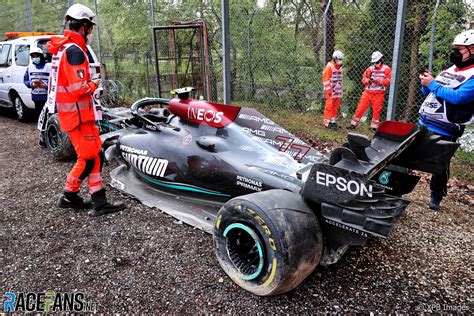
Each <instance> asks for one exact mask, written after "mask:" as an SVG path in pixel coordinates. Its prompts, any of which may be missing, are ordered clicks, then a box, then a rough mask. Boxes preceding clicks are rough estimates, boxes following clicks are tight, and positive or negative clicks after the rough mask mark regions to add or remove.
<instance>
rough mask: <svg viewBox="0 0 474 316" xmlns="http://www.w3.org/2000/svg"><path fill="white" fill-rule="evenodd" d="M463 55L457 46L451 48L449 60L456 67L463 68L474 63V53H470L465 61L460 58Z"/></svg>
mask: <svg viewBox="0 0 474 316" xmlns="http://www.w3.org/2000/svg"><path fill="white" fill-rule="evenodd" d="M462 58H463V56H462V54H461V53H460V52H459V50H458V49H457V48H453V51H452V52H451V54H449V61H450V62H452V63H453V64H455V65H456V67H458V68H464V67H467V66H470V65H472V64H473V63H474V55H472V54H470V56H469V58H468V59H467V60H465V61H463V60H462Z"/></svg>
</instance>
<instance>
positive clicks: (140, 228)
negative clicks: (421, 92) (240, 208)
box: [0, 112, 474, 314]
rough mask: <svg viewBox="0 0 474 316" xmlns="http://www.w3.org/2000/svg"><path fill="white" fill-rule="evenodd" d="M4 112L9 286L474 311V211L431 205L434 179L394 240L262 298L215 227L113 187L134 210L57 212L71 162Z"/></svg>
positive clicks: (160, 298) (259, 304)
mask: <svg viewBox="0 0 474 316" xmlns="http://www.w3.org/2000/svg"><path fill="white" fill-rule="evenodd" d="M2 113H3V112H0V140H1V141H0V214H1V216H0V293H5V291H8V290H13V291H15V292H44V291H46V290H55V291H56V292H83V293H85V295H86V300H87V301H91V302H98V303H99V304H100V305H99V309H98V311H99V312H102V313H107V314H110V313H123V312H128V313H142V312H176V313H271V314H273V313H285V314H286V313H288V314H294V313H314V312H325V311H327V312H394V311H398V312H422V311H435V312H436V311H437V312H464V313H466V314H471V313H473V312H474V306H473V297H472V293H474V291H473V279H474V271H473V265H472V263H473V236H474V234H473V227H474V225H473V220H472V215H473V213H474V210H473V208H472V207H470V206H469V205H467V204H464V203H466V202H463V201H460V200H459V199H458V198H456V199H455V197H459V194H455V195H451V196H449V197H448V198H447V199H446V200H445V201H443V204H442V209H441V211H440V212H433V211H430V210H429V209H428V208H427V207H426V205H427V202H428V195H429V193H428V192H429V190H428V186H427V182H426V180H423V181H421V182H420V183H419V184H418V186H417V189H416V190H415V191H414V192H413V193H412V194H410V195H409V196H407V199H409V200H411V201H412V203H411V204H410V205H409V207H408V208H407V211H406V212H405V214H404V215H403V216H402V218H401V220H400V222H399V224H398V226H397V227H396V229H395V231H394V233H393V234H392V235H391V236H390V238H389V239H386V240H383V239H371V240H370V241H369V242H368V244H367V245H366V246H363V247H354V248H352V249H351V250H350V251H349V252H348V253H347V254H346V255H345V256H344V258H343V259H342V260H341V261H340V262H338V263H337V264H335V265H333V266H330V267H328V268H323V267H318V268H317V269H316V271H314V273H312V274H311V275H310V276H309V277H308V278H307V280H306V281H305V282H304V283H303V284H301V285H300V286H299V287H297V288H296V289H295V290H293V291H292V292H290V293H288V294H285V295H280V296H277V297H269V298H262V297H257V296H253V295H251V294H249V293H247V292H245V291H244V290H242V289H241V288H239V287H238V286H236V285H235V284H234V283H233V282H232V281H231V280H230V279H229V278H228V277H227V276H226V274H225V273H224V272H223V271H222V270H221V268H220V266H219V265H218V263H217V260H216V258H215V256H214V253H213V249H212V237H211V236H210V235H208V234H206V233H203V232H201V231H199V230H196V229H193V228H191V227H189V226H187V225H183V224H180V223H179V222H177V221H176V220H175V219H174V218H172V217H170V216H168V215H165V214H163V213H161V212H160V211H159V210H157V209H152V208H149V207H146V206H143V205H141V204H139V203H138V202H137V201H135V200H132V199H130V198H127V197H125V196H122V195H120V194H119V193H118V192H117V191H116V190H115V189H113V188H111V187H108V195H109V197H110V198H111V199H116V200H123V201H125V202H126V203H127V205H128V209H127V210H125V211H123V212H121V213H118V214H113V215H109V216H103V217H99V218H91V217H89V216H88V215H87V214H86V213H81V212H74V211H65V210H62V209H59V208H57V207H56V202H57V200H58V198H59V196H60V194H61V191H62V188H63V184H64V181H65V178H66V175H67V173H68V171H69V169H70V168H71V166H72V162H57V161H54V160H53V159H52V157H51V156H49V155H48V153H47V151H46V150H45V149H43V148H41V147H39V146H38V145H37V134H36V131H35V124H34V123H30V124H24V123H19V122H17V121H16V120H14V119H13V118H12V117H9V116H7V115H5V114H2ZM108 171H109V170H108V169H107V168H106V170H105V173H106V174H108ZM458 193H459V192H458ZM463 194H469V192H464V193H463ZM470 194H472V192H470Z"/></svg>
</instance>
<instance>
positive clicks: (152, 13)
mask: <svg viewBox="0 0 474 316" xmlns="http://www.w3.org/2000/svg"><path fill="white" fill-rule="evenodd" d="M154 3H155V0H151V1H150V6H151V21H152V26H151V38H152V40H153V53H154V54H155V73H156V92H157V96H158V97H159V98H161V87H160V77H159V76H158V73H159V71H158V69H159V68H158V67H159V62H158V52H157V50H156V34H155V8H154Z"/></svg>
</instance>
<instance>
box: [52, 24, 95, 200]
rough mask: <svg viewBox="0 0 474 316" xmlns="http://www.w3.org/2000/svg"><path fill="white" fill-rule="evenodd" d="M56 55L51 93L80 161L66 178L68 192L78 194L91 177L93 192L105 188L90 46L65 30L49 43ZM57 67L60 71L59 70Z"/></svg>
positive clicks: (91, 191) (80, 37)
mask: <svg viewBox="0 0 474 316" xmlns="http://www.w3.org/2000/svg"><path fill="white" fill-rule="evenodd" d="M48 50H49V52H51V53H53V54H54V56H53V65H52V76H55V75H56V76H57V78H54V79H52V80H50V88H49V90H50V93H54V94H55V95H54V96H55V102H56V107H57V112H58V117H59V123H60V125H61V129H62V130H63V131H65V132H67V133H68V134H69V138H70V139H71V143H72V145H73V146H74V149H75V151H76V154H77V162H76V164H75V165H74V167H73V168H72V170H71V172H70V173H69V175H68V177H67V179H66V186H65V188H64V190H65V191H68V192H78V191H79V189H80V187H81V184H82V182H83V181H84V180H85V178H86V177H87V182H88V185H89V192H90V193H91V194H92V193H94V192H97V191H99V190H100V189H102V176H101V171H102V162H103V157H102V151H101V150H102V142H101V140H100V136H99V130H98V129H97V127H96V126H95V115H94V108H93V103H92V94H93V93H94V91H95V90H96V88H97V87H96V85H95V84H94V83H93V82H92V81H91V76H90V71H89V61H88V59H87V55H86V53H85V51H86V44H85V42H84V39H83V37H82V36H81V35H80V34H79V33H76V32H73V31H65V32H64V37H52V38H51V41H50V42H49V43H48ZM55 67H56V69H55Z"/></svg>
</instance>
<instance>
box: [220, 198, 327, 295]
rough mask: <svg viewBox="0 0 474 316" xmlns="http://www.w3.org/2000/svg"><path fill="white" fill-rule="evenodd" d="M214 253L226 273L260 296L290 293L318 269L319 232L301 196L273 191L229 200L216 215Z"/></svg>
mask: <svg viewBox="0 0 474 316" xmlns="http://www.w3.org/2000/svg"><path fill="white" fill-rule="evenodd" d="M213 239H214V251H215V253H216V256H217V260H218V261H219V264H220V265H221V267H222V268H223V269H224V271H225V273H226V274H227V275H228V276H229V277H230V278H231V279H232V280H233V281H234V282H235V283H237V284H238V285H239V286H240V287H242V288H244V289H245V290H247V291H249V292H251V293H253V294H256V295H260V296H270V295H276V294H281V293H285V292H288V291H290V290H292V289H294V288H295V287H296V286H298V285H299V284H300V283H301V282H302V281H303V280H304V279H305V278H306V277H307V276H308V275H309V274H310V273H311V272H312V271H313V270H314V268H315V267H316V266H317V265H318V263H319V260H320V258H321V252H322V248H323V240H322V234H321V228H320V226H319V222H318V219H317V218H316V216H315V214H314V213H313V211H312V210H311V209H310V208H309V207H308V206H307V205H306V204H305V203H304V201H303V199H302V198H301V196H300V195H298V194H295V193H292V192H288V191H285V190H269V191H264V192H258V193H252V194H248V195H244V196H240V197H237V198H234V199H232V200H230V201H228V202H227V203H226V204H224V206H222V208H221V209H220V210H219V213H218V214H217V219H216V223H215V226H214V231H213Z"/></svg>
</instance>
